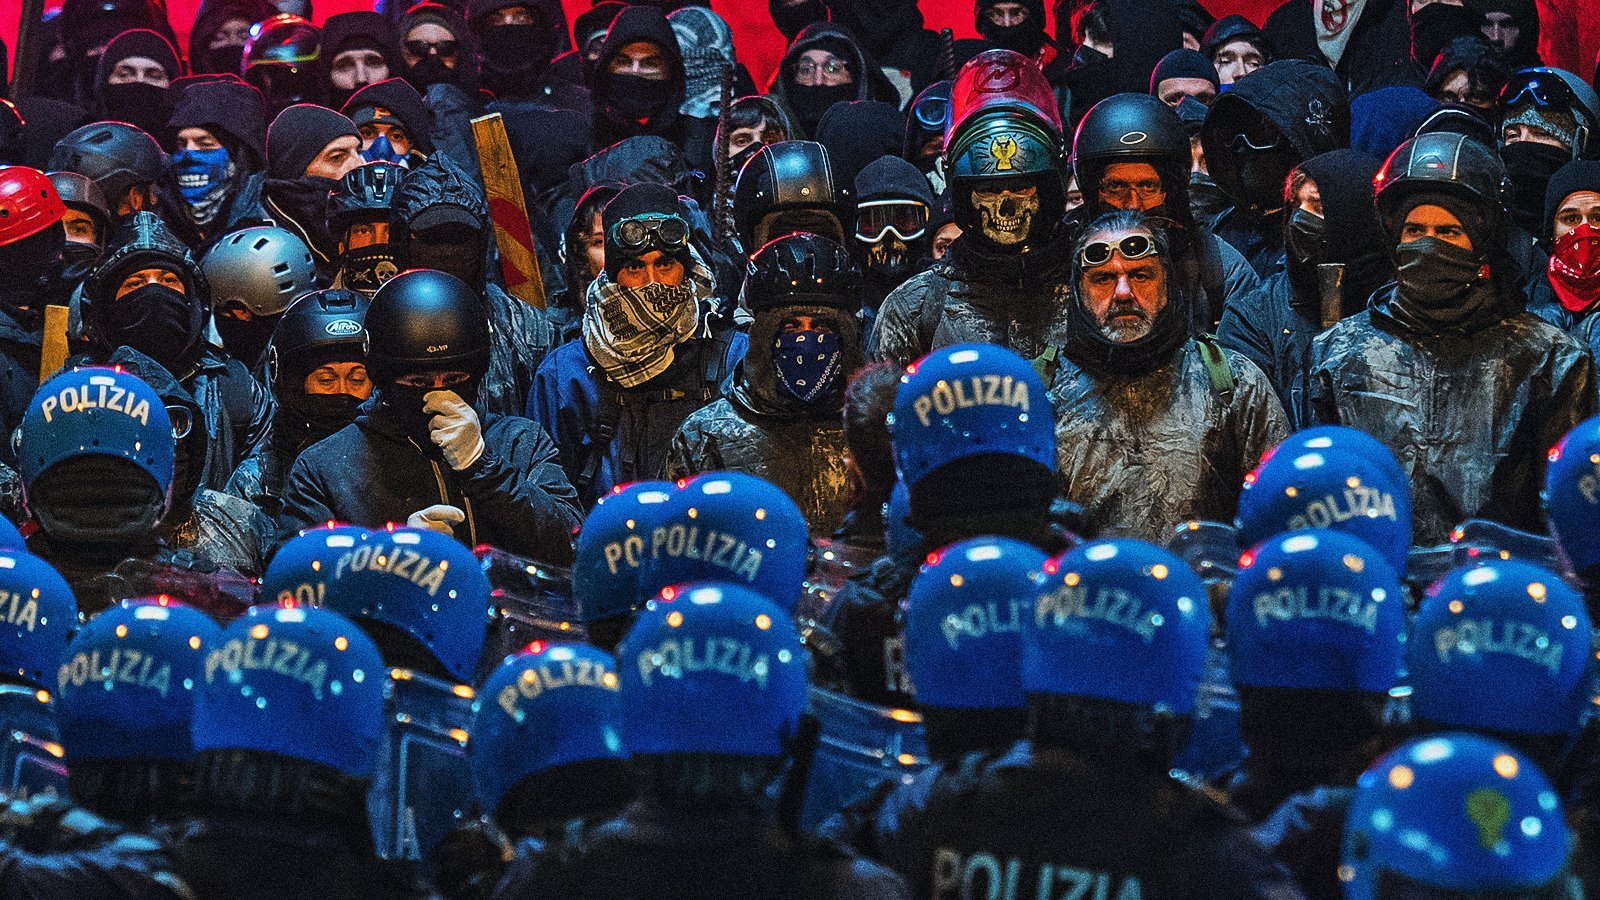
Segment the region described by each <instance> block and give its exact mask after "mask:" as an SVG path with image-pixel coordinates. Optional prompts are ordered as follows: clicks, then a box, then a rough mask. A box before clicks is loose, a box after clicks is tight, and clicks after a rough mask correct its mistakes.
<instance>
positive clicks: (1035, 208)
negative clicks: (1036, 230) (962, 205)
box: [970, 185, 1039, 247]
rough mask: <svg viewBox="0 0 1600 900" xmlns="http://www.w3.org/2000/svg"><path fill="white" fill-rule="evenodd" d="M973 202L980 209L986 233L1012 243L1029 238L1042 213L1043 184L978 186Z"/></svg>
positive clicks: (1002, 243) (1004, 243) (1003, 243)
mask: <svg viewBox="0 0 1600 900" xmlns="http://www.w3.org/2000/svg"><path fill="white" fill-rule="evenodd" d="M970 202H971V203H972V206H973V208H974V209H976V210H977V212H978V221H979V224H980V227H981V229H982V231H983V236H984V237H986V238H988V239H989V240H991V241H993V242H994V243H996V244H998V245H1000V246H1002V247H1012V246H1016V245H1017V244H1020V243H1022V242H1023V241H1026V240H1027V239H1028V232H1029V231H1030V230H1031V229H1032V228H1033V219H1034V216H1036V215H1038V213H1039V188H1038V187H1037V186H1034V185H1030V186H1028V187H1025V188H1020V189H1017V190H998V191H979V190H974V191H973V192H972V199H971V201H970Z"/></svg>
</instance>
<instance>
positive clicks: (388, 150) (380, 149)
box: [361, 134, 406, 166]
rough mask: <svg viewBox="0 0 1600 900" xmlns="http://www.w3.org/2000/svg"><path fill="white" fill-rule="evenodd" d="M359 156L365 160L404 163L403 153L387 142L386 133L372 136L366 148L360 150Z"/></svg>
mask: <svg viewBox="0 0 1600 900" xmlns="http://www.w3.org/2000/svg"><path fill="white" fill-rule="evenodd" d="M361 158H362V159H364V160H366V161H367V162H386V163H394V164H395V165H397V166H403V165H405V164H406V157H405V154H404V153H401V152H399V151H397V150H395V149H394V144H391V143H389V136H388V135H387V134H380V135H378V136H377V137H375V138H373V139H372V143H371V144H369V145H368V146H367V149H365V150H363V151H361Z"/></svg>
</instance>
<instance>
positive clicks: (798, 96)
mask: <svg viewBox="0 0 1600 900" xmlns="http://www.w3.org/2000/svg"><path fill="white" fill-rule="evenodd" d="M858 93H859V89H858V88H857V87H856V85H855V83H854V82H852V83H850V84H836V85H833V86H831V87H827V86H823V87H812V86H809V85H803V84H791V85H789V106H790V107H792V108H793V109H794V114H795V116H796V117H798V118H799V119H800V124H802V125H804V126H805V129H806V133H807V134H810V133H813V132H815V131H816V130H817V123H818V122H821V121H822V114H823V113H825V112H827V111H828V107H830V106H832V105H834V104H835V103H841V102H844V101H849V100H854V99H855V98H856V95H857V94H858Z"/></svg>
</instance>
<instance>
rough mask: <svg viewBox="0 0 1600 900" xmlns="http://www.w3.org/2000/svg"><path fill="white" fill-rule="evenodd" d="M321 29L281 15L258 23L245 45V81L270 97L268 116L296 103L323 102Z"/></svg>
mask: <svg viewBox="0 0 1600 900" xmlns="http://www.w3.org/2000/svg"><path fill="white" fill-rule="evenodd" d="M321 48H322V29H320V28H318V27H316V26H315V25H312V24H311V23H310V22H308V21H306V20H305V19H302V18H300V17H299V16H293V15H290V14H288V13H279V14H277V15H275V16H273V17H272V18H270V19H267V20H265V21H262V22H257V23H256V24H255V27H253V28H251V29H250V40H249V41H248V42H247V43H246V44H245V45H244V63H243V67H244V71H243V72H242V73H241V74H242V75H243V76H244V80H245V81H246V82H247V83H249V84H250V86H252V87H254V88H255V89H256V90H259V91H260V92H261V94H262V96H264V97H266V98H267V105H268V107H269V110H268V111H269V114H275V113H276V111H278V110H282V109H284V108H286V107H289V106H293V105H294V104H296V103H321V102H322V94H321V88H322V84H321V81H320V80H319V79H318V65H317V60H318V58H319V57H320V56H321Z"/></svg>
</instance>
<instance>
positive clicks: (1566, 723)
mask: <svg viewBox="0 0 1600 900" xmlns="http://www.w3.org/2000/svg"><path fill="white" fill-rule="evenodd" d="M1589 629H1590V623H1589V614H1588V612H1587V611H1585V609H1584V605H1583V598H1582V597H1581V596H1579V594H1578V592H1577V591H1575V590H1573V589H1572V588H1570V587H1568V586H1567V584H1566V583H1565V582H1563V581H1562V580H1561V579H1560V577H1558V576H1557V575H1556V574H1555V573H1554V572H1551V571H1550V570H1548V569H1544V568H1540V567H1539V566H1535V565H1533V564H1531V563H1526V562H1522V561H1520V560H1500V559H1495V560H1490V561H1488V562H1484V563H1480V564H1478V565H1473V566H1467V567H1464V568H1460V569H1456V570H1455V571H1453V572H1451V573H1450V574H1449V575H1446V576H1445V577H1444V578H1442V579H1440V581H1439V583H1438V584H1435V585H1434V586H1433V587H1431V588H1429V589H1428V593H1427V596H1426V597H1424V598H1423V600H1422V605H1421V606H1420V607H1419V608H1418V609H1417V613H1416V615H1415V616H1414V617H1413V618H1412V621H1411V638H1410V640H1409V642H1408V645H1407V647H1406V671H1407V675H1408V678H1409V680H1410V682H1411V708H1412V712H1413V714H1414V715H1415V716H1416V717H1417V718H1419V719H1423V720H1426V721H1428V722H1433V723H1436V724H1439V725H1446V726H1450V727H1453V728H1473V729H1485V730H1491V731H1511V732H1517V733H1521V734H1546V735H1556V734H1567V733H1569V732H1571V731H1573V730H1574V729H1575V728H1577V726H1578V717H1579V716H1580V715H1581V714H1582V712H1583V709H1584V705H1585V703H1586V702H1587V700H1588V692H1587V690H1586V687H1587V684H1586V679H1585V678H1584V671H1585V668H1586V667H1587V665H1588V661H1589Z"/></svg>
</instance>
